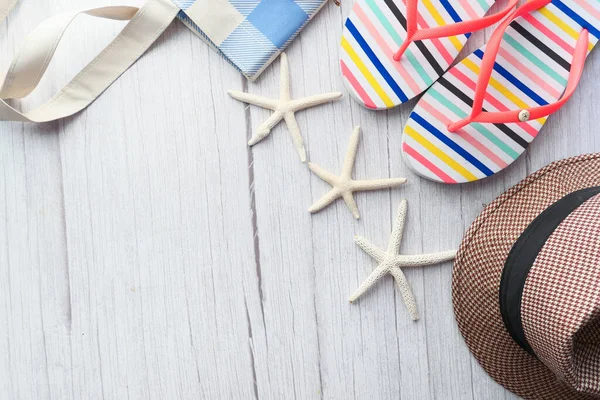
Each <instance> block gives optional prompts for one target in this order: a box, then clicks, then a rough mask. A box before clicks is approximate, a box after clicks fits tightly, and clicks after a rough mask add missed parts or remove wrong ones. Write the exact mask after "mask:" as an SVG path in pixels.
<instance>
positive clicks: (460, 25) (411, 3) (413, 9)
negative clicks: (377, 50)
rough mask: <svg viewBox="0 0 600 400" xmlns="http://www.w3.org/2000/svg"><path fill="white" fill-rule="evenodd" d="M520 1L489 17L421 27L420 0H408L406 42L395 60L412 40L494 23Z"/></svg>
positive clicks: (440, 36)
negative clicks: (419, 21)
mask: <svg viewBox="0 0 600 400" xmlns="http://www.w3.org/2000/svg"><path fill="white" fill-rule="evenodd" d="M518 2H519V0H510V2H509V3H508V5H507V7H506V8H505V9H503V10H502V11H500V12H498V13H496V14H492V15H488V16H487V17H482V18H477V19H473V20H469V21H461V22H457V23H455V24H449V25H443V26H437V27H434V28H426V29H419V28H418V23H417V21H418V18H419V0H406V39H405V40H404V43H402V46H401V47H400V49H398V51H397V52H396V53H395V54H394V60H396V61H400V58H401V57H402V55H403V54H404V52H405V51H406V49H407V48H408V46H409V45H410V44H411V43H412V42H416V41H419V40H425V39H434V38H442V37H449V36H458V35H464V34H466V33H469V32H475V31H478V30H481V29H485V28H487V27H488V26H491V25H494V24H495V23H497V22H498V21H500V20H502V19H503V18H504V17H506V15H507V14H508V13H509V12H510V11H511V10H512V9H513V8H515V7H516V5H517V3H518Z"/></svg>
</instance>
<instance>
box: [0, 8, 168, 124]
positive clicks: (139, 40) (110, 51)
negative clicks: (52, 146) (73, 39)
mask: <svg viewBox="0 0 600 400" xmlns="http://www.w3.org/2000/svg"><path fill="white" fill-rule="evenodd" d="M0 1H3V0H0ZM4 1H5V0H4ZM10 1H11V0H9V2H10ZM7 4H8V3H7ZM9 5H10V4H9ZM1 6H2V4H1V3H0V7H1ZM178 12H179V8H178V7H177V6H175V5H174V4H173V3H172V2H171V1H170V0H149V1H148V2H147V3H146V4H145V5H144V6H143V7H142V8H140V9H138V8H136V7H125V6H123V7H120V6H112V7H103V8H95V9H91V10H86V11H81V12H73V13H66V14H61V15H57V16H55V17H52V18H49V19H47V20H46V21H44V22H42V23H41V24H40V25H39V26H38V27H37V28H36V29H35V30H34V31H33V32H32V33H31V34H30V35H29V36H28V37H27V38H26V39H25V41H24V43H23V46H22V49H21V51H20V52H19V53H18V54H17V55H16V56H15V58H14V59H13V61H12V64H11V66H10V68H9V70H8V73H7V75H6V77H5V79H4V83H3V84H2V87H1V88H0V120H3V121H22V122H47V121H53V120H56V119H59V118H64V117H67V116H69V115H73V114H75V113H76V112H78V111H81V110H82V109H84V108H85V107H87V106H88V105H89V104H90V103H92V102H93V101H94V100H95V99H96V98H97V97H98V96H99V95H100V94H101V93H102V92H104V91H105V90H106V89H107V88H108V87H109V86H110V85H111V84H112V83H113V82H114V81H115V80H116V79H117V78H118V77H119V76H120V75H121V74H122V73H123V72H125V71H126V70H127V69H128V68H129V67H130V66H131V65H132V64H133V63H134V62H135V61H136V60H137V59H138V58H139V57H141V55H142V54H143V53H144V52H145V51H146V50H147V49H148V48H149V47H150V45H152V43H154V42H155V41H156V39H157V38H158V37H159V36H160V34H161V33H162V32H163V31H164V30H165V29H166V28H167V27H168V26H169V25H170V23H171V22H172V21H173V20H174V19H175V17H176V16H177V13H178ZM81 14H87V15H90V16H93V17H98V18H108V19H114V20H129V22H128V24H127V25H126V26H125V27H124V28H123V30H122V31H121V33H120V34H119V35H118V36H117V37H116V38H115V40H113V41H112V42H111V43H110V44H109V45H108V46H107V47H106V48H105V49H104V50H103V51H102V52H101V53H100V54H99V55H98V56H97V57H96V58H95V59H94V60H92V61H91V62H90V63H89V64H88V65H87V66H86V67H85V68H84V69H83V70H82V71H81V72H80V73H79V74H78V75H77V76H76V77H75V78H73V80H72V81H71V82H70V83H69V84H67V85H66V86H65V87H64V88H63V89H62V90H61V91H60V92H59V93H58V94H56V95H55V96H54V97H53V98H52V99H50V100H49V101H48V102H46V103H45V104H43V105H42V106H40V107H38V108H36V109H34V110H32V111H29V112H26V113H22V112H20V111H18V110H16V109H15V108H13V107H11V106H10V105H9V104H8V103H7V102H6V100H7V99H14V98H22V97H25V96H27V95H28V94H29V93H31V91H32V90H33V89H35V87H36V86H37V85H38V83H39V82H40V79H41V77H42V76H43V75H44V73H45V72H46V69H47V67H48V64H49V63H50V60H51V59H52V56H53V55H54V52H55V51H56V48H57V46H58V43H59V42H60V39H61V38H62V36H63V34H64V33H65V31H66V29H67V28H68V27H69V25H70V24H71V22H73V20H74V19H75V18H76V17H77V16H79V15H81Z"/></svg>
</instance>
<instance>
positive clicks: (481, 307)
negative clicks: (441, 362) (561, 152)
mask: <svg viewBox="0 0 600 400" xmlns="http://www.w3.org/2000/svg"><path fill="white" fill-rule="evenodd" d="M594 186H600V153H596V154H588V155H583V156H578V157H573V158H569V159H565V160H561V161H558V162H555V163H552V164H550V165H548V166H547V167H545V168H543V169H541V170H540V171H538V172H536V173H534V174H532V175H530V176H529V177H527V178H525V180H523V181H522V182H521V183H519V184H517V185H516V186H514V187H513V188H511V189H509V190H508V191H507V192H505V193H504V194H502V195H501V196H500V197H498V198H497V199H496V200H494V201H493V202H492V203H491V204H489V205H488V206H487V207H486V208H485V209H484V210H483V212H482V213H481V214H480V215H479V216H478V217H477V219H476V220H475V222H473V224H472V225H471V227H470V228H469V230H468V231H467V233H466V235H465V237H464V239H463V241H462V243H461V245H460V249H459V251H458V254H457V256H456V261H455V263H454V268H453V273H452V302H453V305H454V313H455V315H456V320H457V323H458V327H459V330H460V332H461V333H462V335H463V337H464V339H465V342H466V344H467V346H468V347H469V349H470V350H471V352H472V353H473V355H474V356H475V358H476V359H477V361H478V362H479V364H480V365H481V366H482V367H483V368H484V369H485V370H486V372H487V373H488V374H489V375H490V376H491V377H492V378H493V379H494V380H495V381H496V382H498V383H500V384H501V385H502V386H504V387H506V388H507V389H508V390H510V391H512V392H514V393H515V394H517V395H519V396H521V397H523V398H525V399H567V400H568V399H588V398H592V397H591V396H588V395H584V394H582V393H579V392H576V391H574V390H573V389H571V388H570V387H569V386H568V385H567V384H565V383H564V382H562V381H561V380H559V379H558V378H557V377H556V376H555V374H554V373H553V372H552V371H551V370H550V369H549V368H548V367H546V366H545V365H544V364H543V363H542V362H541V361H540V360H538V359H537V358H536V357H534V356H532V355H530V354H529V353H528V352H526V351H525V350H523V349H522V348H521V347H520V346H519V345H518V344H516V342H514V340H513V339H512V337H511V336H510V335H509V333H508V331H507V330H506V328H505V326H504V323H503V320H502V316H501V314H500V306H499V287H500V279H501V275H502V270H503V268H504V263H505V261H506V259H507V257H508V254H509V252H510V250H511V248H512V246H513V244H514V243H515V241H516V240H517V239H518V238H519V236H520V235H521V233H522V232H523V231H524V230H525V229H526V228H527V226H529V224H530V223H531V222H532V221H533V220H534V219H535V218H536V217H537V216H538V215H539V214H540V213H541V212H543V211H544V210H545V209H546V208H547V207H549V206H550V205H552V204H553V203H555V202H556V201H558V200H560V199H561V198H563V197H564V196H566V195H567V194H569V193H572V192H574V191H577V190H581V189H585V188H588V187H594ZM594 398H595V397H594Z"/></svg>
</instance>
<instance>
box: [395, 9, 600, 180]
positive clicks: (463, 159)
mask: <svg viewBox="0 0 600 400" xmlns="http://www.w3.org/2000/svg"><path fill="white" fill-rule="evenodd" d="M598 28H600V1H598V0H529V1H528V2H527V3H525V4H524V5H522V6H521V7H520V8H518V9H517V10H515V11H514V12H513V14H512V15H511V16H509V17H508V18H507V19H506V20H505V21H503V22H502V24H500V26H499V27H498V28H497V30H496V31H495V32H494V33H493V34H492V36H491V38H490V40H489V42H488V44H487V46H485V47H483V48H481V49H479V50H476V51H475V52H474V53H473V54H471V55H470V56H469V57H467V58H466V59H464V60H463V61H462V62H460V63H459V64H457V65H456V66H454V67H452V68H451V69H450V70H449V71H448V72H446V74H444V76H442V77H441V78H440V79H439V80H438V81H437V82H436V83H435V85H433V86H432V87H431V88H430V89H429V90H428V91H427V92H426V93H425V94H424V95H423V97H422V98H421V99H420V100H419V102H418V103H417V105H416V107H415V109H414V111H413V112H412V114H411V115H410V117H409V120H408V122H407V125H406V127H405V129H404V135H403V140H402V142H403V143H402V152H403V156H404V159H405V161H406V162H407V163H408V165H409V166H410V167H411V169H413V170H414V171H415V172H416V173H417V174H419V175H421V176H423V177H425V178H428V179H431V180H435V181H439V182H444V183H463V182H470V181H475V180H478V179H482V178H485V177H487V176H490V175H493V174H495V173H496V172H498V171H500V170H502V169H504V168H506V167H507V166H508V165H510V164H511V163H512V162H513V161H515V159H517V157H519V155H521V154H522V153H523V152H524V151H525V149H526V148H527V146H528V145H529V143H531V141H532V140H533V139H534V138H535V137H536V136H537V134H538V132H539V131H540V129H541V128H542V126H543V125H544V123H545V122H546V117H547V116H548V115H550V114H552V113H554V112H555V111H557V110H558V109H559V108H560V107H561V106H562V105H563V104H565V103H566V102H567V100H568V99H569V98H570V97H571V95H572V94H573V92H574V90H575V88H576V87H577V84H578V82H579V79H580V77H581V73H582V71H583V66H584V63H585V60H586V58H587V55H588V54H589V51H591V50H592V48H593V47H594V46H595V44H596V42H597V41H598V37H599V36H600V31H599V29H598Z"/></svg>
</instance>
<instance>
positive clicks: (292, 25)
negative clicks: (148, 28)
mask: <svg viewBox="0 0 600 400" xmlns="http://www.w3.org/2000/svg"><path fill="white" fill-rule="evenodd" d="M172 1H173V2H174V3H175V4H176V5H178V6H179V7H181V12H180V13H179V19H181V20H182V21H183V22H184V23H185V24H186V25H188V26H189V27H190V28H192V30H193V31H194V32H196V33H197V34H198V35H199V36H200V37H202V38H203V39H204V40H206V41H207V42H208V43H209V44H210V45H212V46H213V47H214V48H215V49H216V50H217V51H218V52H219V53H220V54H221V55H222V56H223V57H225V59H227V60H228V61H229V62H230V63H231V64H232V65H233V66H235V67H236V68H237V69H238V70H240V71H241V72H242V73H243V74H244V75H245V76H246V77H247V78H248V79H250V80H254V79H256V78H257V77H258V75H260V73H261V72H262V71H263V70H264V69H265V68H266V67H267V66H268V65H269V64H270V63H271V61H273V60H274V59H275V58H276V57H277V56H278V55H279V53H280V52H281V51H282V50H283V49H285V47H286V46H287V45H288V44H289V43H290V42H291V41H292V39H294V37H295V36H296V35H297V34H298V32H300V31H301V30H302V28H303V27H304V26H305V25H306V24H307V23H308V21H310V19H311V18H312V17H313V16H314V15H315V14H316V13H317V12H318V11H319V10H320V9H321V7H322V6H323V5H324V4H325V3H326V2H327V0H172Z"/></svg>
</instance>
